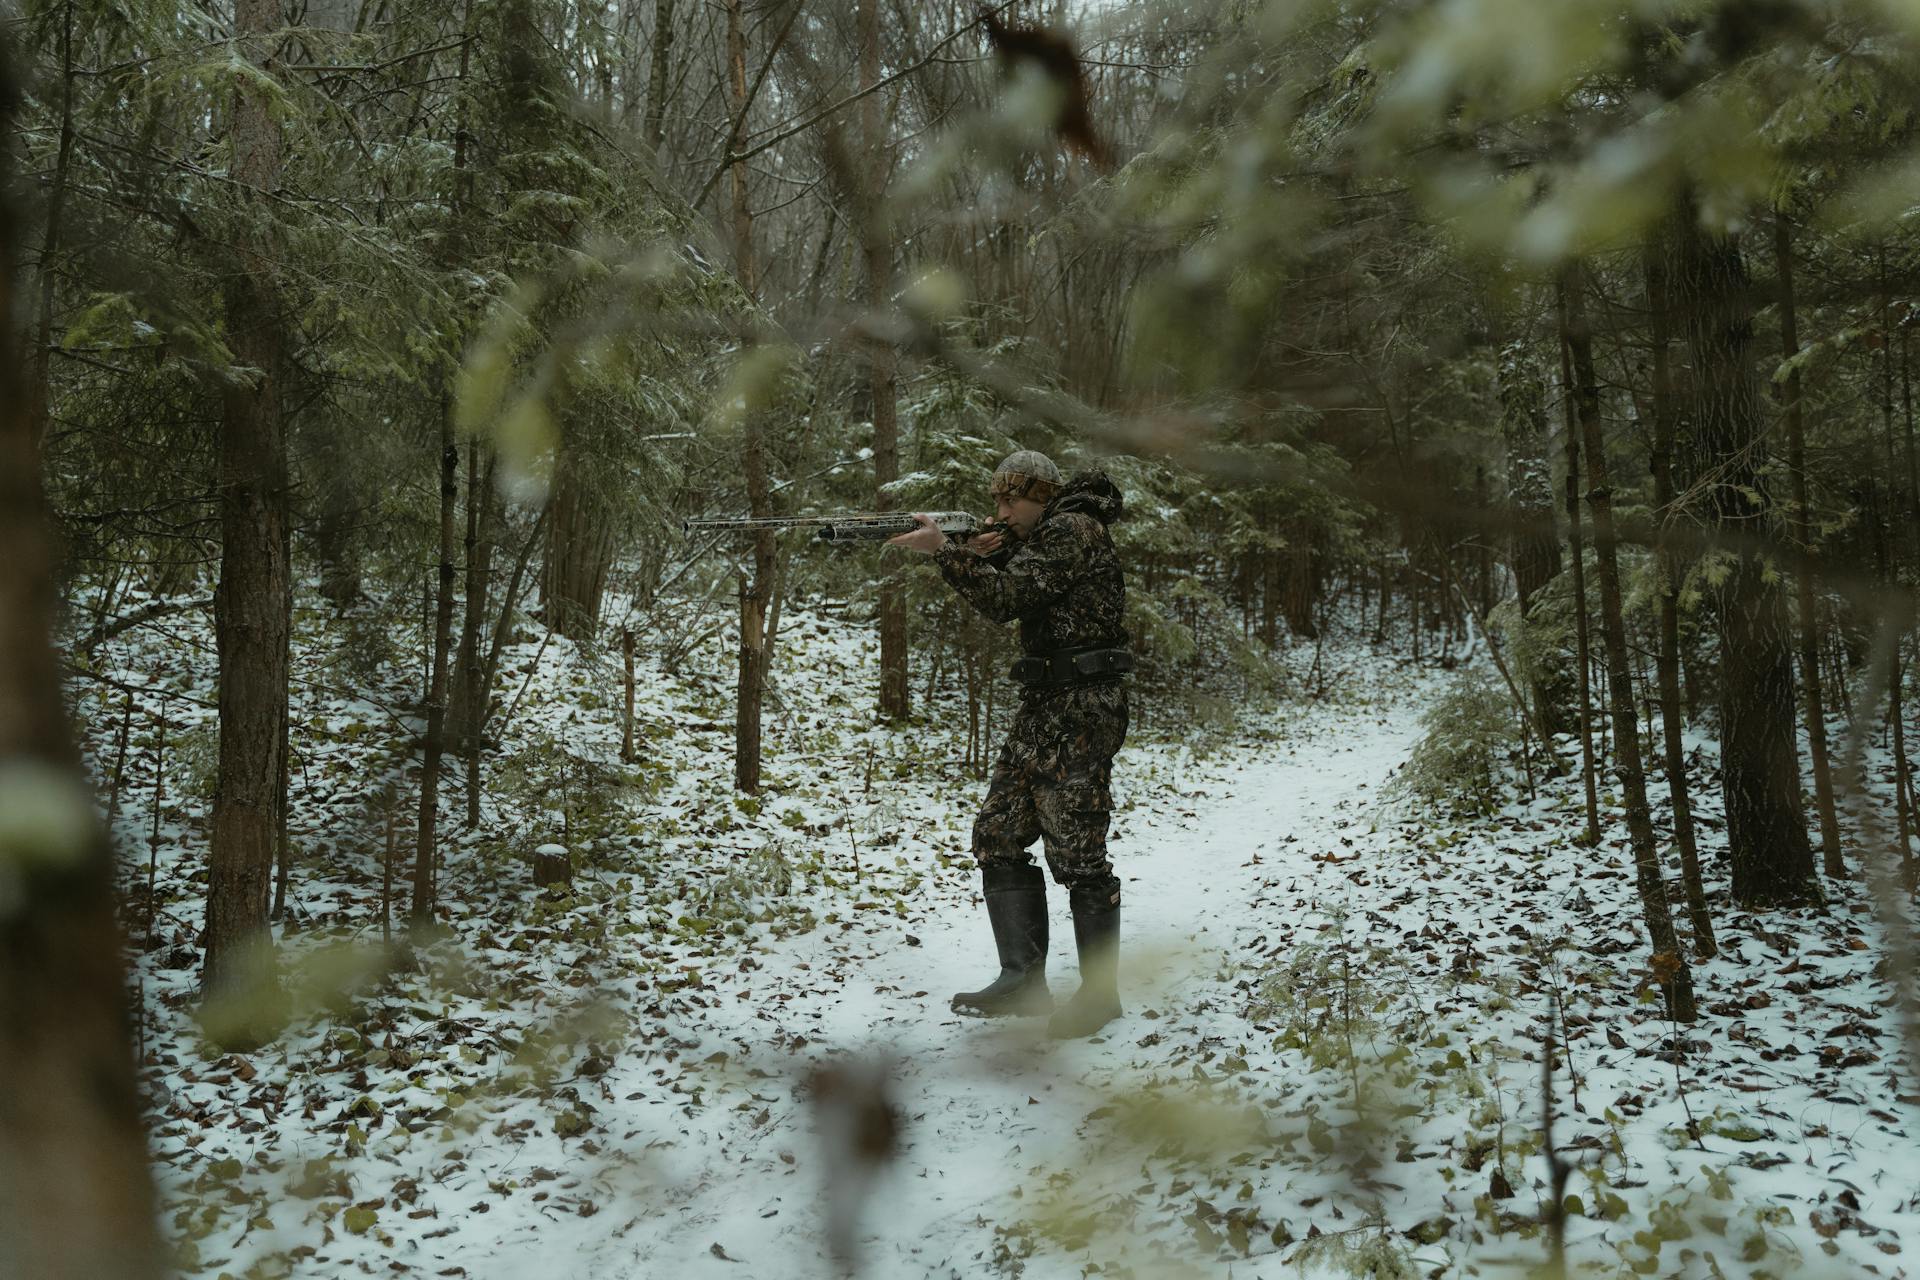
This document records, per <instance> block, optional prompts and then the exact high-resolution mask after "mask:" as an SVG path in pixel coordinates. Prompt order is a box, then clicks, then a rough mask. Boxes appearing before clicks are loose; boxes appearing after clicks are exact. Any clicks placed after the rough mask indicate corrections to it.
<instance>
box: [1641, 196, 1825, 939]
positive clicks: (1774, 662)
mask: <svg viewBox="0 0 1920 1280" xmlns="http://www.w3.org/2000/svg"><path fill="white" fill-rule="evenodd" d="M1677 224H1678V230H1677V233H1676V237H1675V238H1676V241H1677V252H1676V254H1675V264H1674V271H1673V280H1672V285H1673V294H1674V303H1675V310H1676V311H1677V312H1678V313H1679V315H1680V316H1681V318H1682V324H1683V326H1684V328H1685V331H1686V335H1687V345H1688V348H1689V351H1690V353H1691V355H1692V358H1693V368H1694V378H1695V393H1696V396H1697V401H1696V407H1695V412H1694V416H1693V421H1694V424H1695V431H1696V434H1697V439H1698V443H1699V447H1700V451H1701V454H1702V462H1703V464H1704V467H1705V469H1706V470H1707V471H1709V472H1710V473H1711V474H1712V475H1713V476H1714V482H1713V483H1712V485H1711V486H1710V488H1709V491H1708V492H1709V506H1710V509H1711V511H1712V512H1713V516H1714V519H1715V521H1716V523H1717V524H1718V526H1719V528H1720V530H1721V531H1722V532H1723V533H1725V534H1727V535H1729V536H1730V537H1731V538H1734V539H1737V540H1740V545H1739V546H1738V547H1737V549H1736V550H1735V552H1734V563H1733V565H1732V567H1731V568H1730V569H1729V570H1728V572H1727V575H1726V578H1725V580H1724V582H1723V583H1722V585H1721V586H1720V588H1719V591H1718V592H1717V596H1718V600H1717V604H1718V606H1719V607H1718V620H1719V630H1720V721H1721V738H1720V741H1721V748H1720V761H1721V779H1722V786H1723V789H1724V792H1725V797H1726V810H1727V847H1728V851H1729V853H1730V854H1731V856H1732V862H1733V896H1734V900H1735V901H1736V902H1738V903H1740V904H1741V905H1742V906H1749V907H1760V906H1784V905H1793V904H1799V903H1805V902H1809V901H1813V900H1815V899H1816V898H1817V897H1818V893H1819V889H1818V882H1817V881H1816V880H1815V878H1814V870H1813V848H1812V845H1811V844H1810V843H1809V842H1808V840H1807V829H1806V824H1805V821H1804V819H1803V816H1802V813H1801V809H1800V761H1799V754H1798V751H1797V749H1796V745H1795V741H1794V723H1793V721H1794V705H1793V704H1794V698H1793V657H1792V651H1791V649H1790V647H1789V641H1788V625H1787V616H1786V602H1785V600H1784V599H1783V598H1782V596H1781V594H1780V592H1779V591H1778V590H1777V589H1776V588H1775V587H1774V586H1773V584H1771V583H1770V582H1769V581H1768V571H1767V566H1766V564H1765V562H1764V561H1763V560H1762V558H1761V556H1760V554H1759V553H1758V552H1757V551H1756V550H1754V547H1753V540H1754V539H1755V537H1756V536H1757V535H1761V534H1764V533H1766V532H1767V531H1768V530H1769V527H1770V525H1771V523H1772V521H1771V513H1770V511H1769V509H1768V505H1767V501H1766V497H1765V494H1764V483H1765V482H1764V481H1763V479H1762V476H1761V469H1762V466H1763V464H1764V462H1765V460H1766V451H1765V448H1764V446H1765V435H1764V433H1763V431H1762V430H1761V423H1760V413H1759V395H1758V388H1757V385H1756V377H1755V372H1754V365H1753V351H1752V347H1753V307H1754V294H1753V290H1752V285H1751V281H1750V280H1749V279H1748V276H1747V268H1746V263H1745V261H1744V260H1743V259H1742V257H1741V254H1740V246H1739V244H1738V243H1737V242H1736V241H1735V240H1734V239H1732V238H1731V237H1729V236H1727V235H1724V234H1721V233H1718V232H1709V231H1707V230H1704V229H1703V228H1701V226H1700V225H1699V221H1698V219H1697V218H1696V217H1695V216H1694V210H1693V209H1692V207H1691V202H1689V203H1688V207H1687V208H1686V209H1685V210H1684V212H1683V214H1682V216H1681V217H1680V218H1679V219H1677Z"/></svg>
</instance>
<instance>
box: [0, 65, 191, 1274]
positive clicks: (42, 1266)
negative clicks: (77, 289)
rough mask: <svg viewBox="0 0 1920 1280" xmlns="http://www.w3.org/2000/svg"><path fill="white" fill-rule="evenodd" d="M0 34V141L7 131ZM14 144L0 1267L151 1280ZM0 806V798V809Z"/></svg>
mask: <svg viewBox="0 0 1920 1280" xmlns="http://www.w3.org/2000/svg"><path fill="white" fill-rule="evenodd" d="M11 53H12V50H11V48H10V41H9V40H8V37H7V35H6V34H5V32H0V137H7V138H11V137H12V136H13V128H14V120H13V118H12V107H13V104H14V103H15V102H16V101H17V99H18V90H17V88H16V86H15V84H14V81H13V78H12V75H11V71H12V66H11V64H12V57H11ZM11 158H12V157H11V148H6V149H0V547H5V548H6V554H5V555H0V791H5V792H7V793H8V794H13V793H22V794H24V793H26V792H28V791H31V792H32V793H34V794H35V795H36V796H38V797H39V798H40V800H41V803H42V804H46V803H47V802H48V801H49V800H51V801H52V802H53V803H55V804H58V805H61V806H62V819H63V820H62V821H61V822H60V823H58V824H56V826H55V827H53V828H51V829H49V828H43V829H42V832H41V835H40V836H39V838H38V839H37V840H36V841H35V842H34V843H32V844H25V843H20V842H18V841H10V842H8V843H6V844H4V845H0V878H4V879H6V881H7V886H8V887H7V902H6V905H5V906H4V907H3V908H0V1275H5V1276H23V1277H24V1276H33V1277H36V1278H37V1280H158V1278H159V1277H160V1276H161V1274H162V1273H163V1271H162V1267H161V1264H160V1248H159V1240H158V1238H157V1232H156V1230H155V1224H156V1220H157V1219H156V1215H155V1212H154V1197H153V1184H152V1181H151V1179H150V1177H149V1175H148V1172H147V1145H146V1135H145V1133H144V1132H143V1129H142V1126H141V1119H140V1102H139V1095H138V1093H137V1091H136V1087H135V1078H134V1061H133V1046H132V1043H131V1038H130V1036H129V1035H128V1019H127V1007H126V1000H127V983H126V972H125V968H124V966H123V964H122V961H121V956H122V955H123V954H124V939H123V938H122V937H121V934H120V928H119V925H118V923H117V922H116V920H115V919H114V912H113V853H112V849H111V848H110V846H109V844H108V833H107V831H106V829H105V828H104V827H102V826H100V825H99V824H98V823H97V822H96V821H95V820H94V816H93V815H94V809H93V805H94V801H93V797H92V795H91V791H90V788H89V786H88V784H87V780H86V774H85V772H84V769H83V766H82V764H81V759H80V751H79V748H78V745H77V744H76V743H75V741H74V737H73V732H72V729H71V726H70V725H69V723H68V721H67V713H66V706H65V703H64V701H63V700H62V698H61V695H60V666H61V663H60V658H59V655H58V654H57V652H56V651H55V649H54V645H53V632H54V626H55V622H56V614H57V610H58V605H59V594H58V588H57V585H56V579H55V562H56V557H57V553H56V551H55V545H54V532H53V521H52V518H51V513H50V512H49V511H48V509H47V503H46V497H45V494H43V493H42V492H41V488H40V457H39V450H38V448H37V441H36V429H35V426H34V421H33V414H34V406H33V403H32V393H31V388H30V386H29V385H28V383H29V382H30V380H31V378H32V377H33V376H37V375H35V374H32V373H30V372H29V370H28V368H27V367H26V365H27V361H26V360H25V359H24V358H23V353H22V352H21V350H20V342H19V337H18V335H17V334H16V333H15V331H14V327H13V317H14V316H15V315H17V314H18V312H17V311H16V309H15V308H16V305H17V303H18V298H17V296H16V294H15V292H14V278H13V269H14V264H15V263H16V262H18V261H19V246H18V244H16V238H17V236H18V235H19V228H18V224H17V223H16V222H15V221H14V218H13V210H12V205H11V201H10V197H11V195H12V193H13V191H14V189H15V188H14V186H13V173H12V164H11ZM8 803H9V802H7V801H0V808H3V807H5V806H6V805H7V804H8Z"/></svg>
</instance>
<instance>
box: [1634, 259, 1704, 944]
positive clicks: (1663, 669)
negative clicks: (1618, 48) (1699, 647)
mask: <svg viewBox="0 0 1920 1280" xmlns="http://www.w3.org/2000/svg"><path fill="white" fill-rule="evenodd" d="M1667 253H1668V245H1667V242H1666V241H1665V240H1664V239H1661V240H1658V241H1656V242H1655V243H1653V244H1651V245H1649V246H1648V247H1647V252H1646V263H1645V266H1646V278H1647V311H1648V315H1649V317H1650V321H1651V325H1652V334H1651V342H1652V346H1653V458H1652V462H1653V507H1654V513H1655V518H1656V519H1658V520H1659V522H1660V530H1661V535H1662V536H1661V541H1660V546H1659V547H1658V549H1657V550H1656V552H1655V558H1656V561H1657V563H1658V565H1659V570H1660V648H1659V653H1658V654H1657V656H1656V657H1655V659H1654V666H1655V670H1656V672H1657V675H1658V679H1659V681H1660V725H1661V729H1662V733H1663V743H1662V745H1663V746H1664V748H1665V757H1666V774H1667V794H1668V796H1669V797H1670V798H1671V799H1672V801H1673V840H1674V844H1675V845H1676V846H1677V847H1678V848H1679V851H1680V874H1681V876H1682V878H1683V879H1684V881H1685V883H1686V889H1687V919H1688V922H1689V923H1690V924H1691V925H1692V926H1693V937H1694V945H1695V947H1696V948H1697V949H1698V951H1699V953H1700V956H1701V958H1702V959H1706V958H1708V957H1711V956H1712V955H1714V954H1715V953H1716V952H1717V951H1718V949H1719V948H1718V944H1717V943H1716V942H1715V941H1714V936H1713V918H1712V916H1710V915H1709V914H1708V912H1707V892H1706V886H1705V884H1704V883H1703V881H1702V880H1701V876H1700V849H1699V843H1698V842H1697V841H1696V840H1695V839H1694V830H1693V797H1692V793H1691V792H1690V791H1689V789H1688V787H1687V751H1686V743H1685V740H1684V730H1685V729H1686V716H1685V713H1684V708H1683V707H1682V706H1681V701H1680V581H1681V578H1682V577H1683V576H1684V570H1683V567H1682V565H1681V563H1680V556H1679V553H1678V552H1676V551H1675V550H1674V549H1673V546H1672V536H1673V533H1674V530H1675V529H1676V528H1677V527H1678V525H1679V520H1680V518H1679V514H1678V513H1677V512H1676V511H1675V510H1674V503H1673V445H1674V411H1675V409H1676V408H1677V406H1676V405H1675V404H1674V395H1673V372H1672V365H1671V360H1670V354H1671V353H1670V351H1669V349H1668V347H1669V342H1670V339H1671V334H1672V326H1671V323H1670V320H1671V317H1670V314H1669V310H1668V308H1669V307H1670V305H1671V298H1670V293H1671V290H1670V289H1669V288H1668V281H1667V257H1666V255H1667Z"/></svg>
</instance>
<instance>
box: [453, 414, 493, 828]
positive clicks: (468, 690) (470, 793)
mask: <svg viewBox="0 0 1920 1280" xmlns="http://www.w3.org/2000/svg"><path fill="white" fill-rule="evenodd" d="M481 447H482V446H481V443H480V441H479V440H477V439H476V440H474V441H472V442H470V443H469V444H468V445H467V589H466V599H465V601H464V602H463V605H462V607H461V610H460V649H459V652H458V654H457V655H456V657H455V659H454V667H453V670H454V676H453V689H452V692H451V694H450V695H449V698H448V703H447V740H448V744H449V747H450V749H452V750H455V751H458V752H459V753H460V754H461V755H462V756H463V757H464V759H465V761H466V766H467V788H466V792H467V826H468V828H469V829H471V828H473V827H477V826H479V825H480V752H481V747H482V741H481V735H480V728H481V722H482V721H483V720H484V719H485V718H486V707H487V692H488V690H487V687H486V684H485V681H484V678H483V675H484V673H483V672H482V671H481V669H480V635H481V632H482V631H484V630H485V628H486V624H487V614H488V613H489V611H490V608H491V602H490V597H491V595H492V588H493V541H494V529H493V526H494V506H493V504H494V467H495V465H496V460H495V457H494V455H493V453H492V451H491V450H488V451H487V465H486V467H485V468H481V467H480V465H479V455H480V452H481Z"/></svg>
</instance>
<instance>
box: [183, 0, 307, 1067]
mask: <svg viewBox="0 0 1920 1280" xmlns="http://www.w3.org/2000/svg"><path fill="white" fill-rule="evenodd" d="M280 25H281V15H280V6H279V0H238V4H237V5H236V9H235V15H234V34H235V37H236V42H237V44H238V46H239V48H240V50H241V52H242V55H243V56H244V57H246V58H247V59H248V61H250V62H252V63H253V64H254V65H255V66H257V67H259V68H260V74H261V75H262V76H271V75H272V74H273V70H274V69H273V67H272V65H271V64H270V62H269V58H270V54H271V49H270V47H269V45H268V37H269V35H270V33H271V32H274V31H276V30H278V29H279V27H280ZM269 98H270V95H269V94H268V93H267V92H266V91H265V90H264V89H263V88H261V87H260V85H259V84H258V82H256V81H254V80H250V79H246V78H242V79H241V80H240V81H239V86H238V87H237V88H236V89H235V91H234V102H233V118H232V130H231V132H232V149H233V161H232V165H231V173H232V177H233V179H234V182H235V185H236V187H237V188H238V189H239V190H240V192H241V193H242V194H243V197H248V196H251V195H252V194H253V193H256V192H260V193H263V192H268V191H272V190H273V189H275V188H276V187H277V186H279V183H280V149H281V138H280V126H279V123H278V122H277V121H276V120H275V119H274V117H273V114H272V111H271V109H270V104H269ZM259 203H261V204H264V201H260V202H259ZM256 212H258V210H256ZM259 244H260V237H258V236H251V235H250V236H248V237H246V239H245V241H244V242H243V244H242V245H241V246H240V247H239V249H238V260H237V262H236V263H235V270H234V272H233V274H232V275H230V276H229V277H228V280H227V283H226V308H227V332H228V334H229V342H230V343H231V345H232V348H233V354H234V360H235V363H237V364H239V365H242V366H244V367H246V368H248V369H251V370H255V371H257V372H256V375H255V376H254V377H253V378H252V380H250V381H248V382H245V383H235V384H233V385H229V386H228V387H227V388H226V390H225V391H224V393H223V395H222V398H221V423H220V450H219V454H220V462H219V466H220V540H221V545H220V585H219V587H218V589H217V590H216V592H215V594H214V634H215V642H216V644H217V646H218V648H219V655H220V656H219V665H220V695H219V716H220V761H219V780H218V784H217V785H218V790H217V792H216V794H215V797H214V804H213V841H212V845H213V848H212V865H211V868H210V873H209V876H208V881H207V962H206V977H205V987H204V992H205V996H206V998H207V1001H208V1005H209V1009H210V1012H211V1011H213V1010H216V1009H217V1010H218V1012H217V1013H216V1014H215V1017H214V1021H213V1025H214V1027H215V1028H216V1030H215V1034H216V1035H218V1037H219V1038H220V1039H221V1040H222V1041H224V1042H226V1043H228V1044H230V1045H233V1046H235V1047H242V1046H247V1045H252V1044H258V1043H260V1042H261V1041H262V1040H264V1039H265V1038H266V1037H267V1036H268V1035H270V1034H271V1031H270V1029H269V1027H268V1025H267V1022H268V1021H269V1019H268V1018H267V1016H266V1015H267V1014H268V1011H269V1010H270V1008H271V1000H272V997H271V991H272V989H273V987H274V985H275V978H274V972H273V935H272V933H271V932H270V931H269V927H268V923H267V912H268V907H269V901H268V898H269V893H270V891H271V889H272V880H273V861H274V846H275V842H276V839H277V833H278V829H279V807H280V805H281V804H283V803H284V802H285V797H284V796H283V795H282V794H281V792H280V778H281V769H280V756H281V720H282V718H283V717H284V716H285V715H286V704H287V678H288V635H287V619H288V615H289V605H288V598H289V593H290V592H291V590H292V579H291V575H290V572H289V568H288V565H287V559H286V552H287V537H286V529H287V439H286V424H285V422H284V421H283V420H282V418H281V409H280V371H281V364H282V361H283V359H284V351H283V346H284V342H285V339H284V336H283V329H282V325H281V317H280V310H279V306H278V303H277V300H276V298H275V296H274V285H273V280H272V262H271V260H270V259H269V258H268V257H267V255H266V254H264V253H263V252H262V251H261V249H260V247H259Z"/></svg>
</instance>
